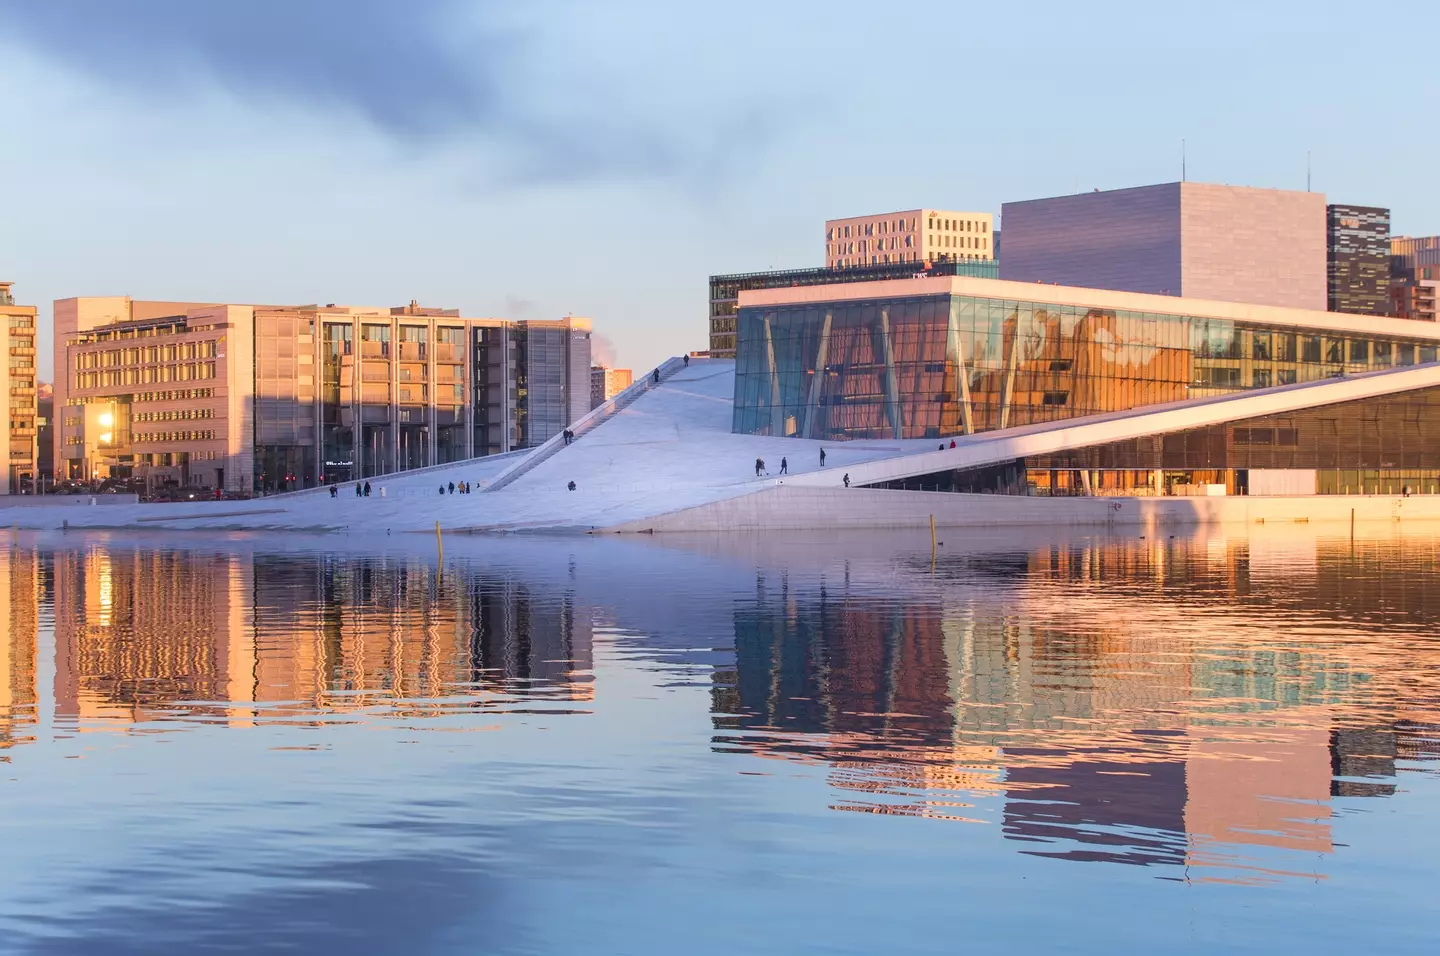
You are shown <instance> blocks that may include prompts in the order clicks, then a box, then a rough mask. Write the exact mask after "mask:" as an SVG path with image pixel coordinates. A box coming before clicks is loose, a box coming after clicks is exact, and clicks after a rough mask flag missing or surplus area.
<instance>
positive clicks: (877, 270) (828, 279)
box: [710, 259, 1000, 359]
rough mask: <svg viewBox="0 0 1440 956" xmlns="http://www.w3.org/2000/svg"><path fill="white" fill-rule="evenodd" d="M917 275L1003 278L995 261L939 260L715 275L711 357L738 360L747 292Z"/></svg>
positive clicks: (711, 302)
mask: <svg viewBox="0 0 1440 956" xmlns="http://www.w3.org/2000/svg"><path fill="white" fill-rule="evenodd" d="M914 275H936V276H940V275H948V276H957V275H959V276H978V277H980V278H988V279H994V278H996V277H998V276H999V275H1000V265H999V263H997V262H996V261H995V260H994V259H939V260H935V261H932V262H929V263H924V262H922V263H918V264H917V263H913V262H891V263H886V264H882V265H874V266H853V267H852V266H847V267H844V268H820V269H787V270H784V271H780V272H741V273H736V274H733V275H714V276H711V277H710V357H711V358H726V359H733V358H734V357H735V315H736V311H737V309H738V307H739V302H740V293H741V292H743V291H745V290H747V289H779V288H785V287H788V286H810V285H833V284H835V283H837V282H875V281H878V280H882V279H906V278H909V277H911V276H914Z"/></svg>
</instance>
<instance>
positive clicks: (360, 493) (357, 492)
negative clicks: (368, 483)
mask: <svg viewBox="0 0 1440 956" xmlns="http://www.w3.org/2000/svg"><path fill="white" fill-rule="evenodd" d="M364 494H365V490H364V489H363V488H361V487H360V482H358V481H357V482H355V497H356V498H359V497H361V496H363V495H364Z"/></svg>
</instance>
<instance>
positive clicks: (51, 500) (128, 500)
mask: <svg viewBox="0 0 1440 956" xmlns="http://www.w3.org/2000/svg"><path fill="white" fill-rule="evenodd" d="M139 503H140V496H139V495H132V494H123V495H11V496H10V497H8V498H6V499H5V500H4V501H3V502H0V510H4V509H6V508H50V507H55V506H66V505H69V506H72V507H78V508H88V507H91V506H92V505H93V506H96V507H98V506H100V505H135V504H139Z"/></svg>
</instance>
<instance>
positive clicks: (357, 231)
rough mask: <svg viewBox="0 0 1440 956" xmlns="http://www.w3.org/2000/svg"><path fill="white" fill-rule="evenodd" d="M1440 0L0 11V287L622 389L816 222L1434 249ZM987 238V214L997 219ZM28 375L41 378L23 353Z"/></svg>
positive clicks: (92, 1)
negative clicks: (1337, 228)
mask: <svg viewBox="0 0 1440 956" xmlns="http://www.w3.org/2000/svg"><path fill="white" fill-rule="evenodd" d="M1437 26H1440V4H1436V3H1434V2H1433V0H1431V2H1412V0H1399V2H1392V3H1388V4H1384V5H1378V6H1371V7H1363V6H1362V7H1356V6H1354V5H1353V4H1351V3H1346V4H1343V5H1342V4H1340V3H1335V2H1330V0H1309V2H1298V0H1295V2H1292V0H1267V2H1261V0H1248V2H1231V0H1215V2H1210V3H1207V4H1191V5H1184V6H1181V5H1174V4H1157V3H1154V2H1105V0H1096V2H1090V3H1085V4H1077V3H1074V2H1065V3H1057V2H1049V0H1035V2H1020V3H1005V4H1001V3H991V4H976V3H963V2H958V0H952V2H949V3H939V4H931V5H926V6H924V7H913V6H904V7H901V6H895V5H885V4H878V3H874V2H853V0H830V2H813V0H781V2H775V0H771V2H764V3H762V2H754V0H727V2H725V3H723V4H722V3H712V4H702V3H699V2H675V0H583V2H582V0H526V2H524V3H514V2H496V0H405V2H399V0H247V2H244V3H242V2H240V0H212V2H194V0H124V2H114V0H0V279H9V280H13V281H14V282H15V283H16V286H15V293H16V297H17V301H21V302H25V303H34V304H37V305H39V306H40V307H41V315H42V326H45V325H48V316H49V312H50V302H51V301H52V300H53V299H56V298H64V297H67V296H72V295H130V296H133V297H135V298H150V299H173V300H193V301H216V302H226V301H228V302H257V303H273V304H304V303H329V302H334V303H343V304H357V305H382V306H388V305H400V304H404V303H407V302H409V301H410V300H411V299H417V300H419V301H420V302H421V303H422V304H424V305H429V306H437V307H449V308H455V307H458V308H460V309H461V310H462V312H463V313H464V314H466V315H475V316H504V317H509V318H516V319H523V318H559V317H561V316H564V315H566V314H574V315H584V316H589V317H591V318H592V319H593V320H594V323H595V330H596V333H597V338H598V339H599V340H600V341H599V347H600V351H601V353H602V357H603V358H606V359H612V360H613V361H614V362H615V363H616V364H618V365H621V366H629V367H634V368H636V369H637V370H643V369H646V368H649V367H651V366H653V365H655V364H657V363H658V362H659V361H660V360H661V359H663V358H664V357H666V356H669V355H675V354H679V353H680V352H682V351H686V350H690V349H701V348H705V347H706V344H707V315H706V311H707V288H706V278H707V276H709V275H710V274H712V273H719V272H742V271H751V270H761V269H769V268H777V269H778V268H796V267H804V266H813V265H820V264H823V252H824V238H823V226H824V221H825V220H826V219H827V218H836V217H840V216H851V215H861V214H866V213H874V212H883V211H888V210H894V209H907V208H916V207H922V206H934V207H939V208H949V209H960V210H979V211H988V212H994V213H998V212H999V211H1000V205H1001V204H1002V203H1004V202H1007V201H1013V200H1021V199H1031V198H1036V197H1039V196H1051V195H1058V194H1063V193H1070V192H1074V191H1076V190H1090V189H1095V188H1100V189H1106V188H1115V187H1122V186H1133V185H1143V184H1147V183H1155V182H1169V181H1173V180H1176V179H1178V178H1180V156H1181V142H1182V140H1183V141H1184V142H1185V152H1186V156H1187V162H1188V173H1189V178H1190V179H1193V180H1201V181H1208V182H1222V183H1232V184H1237V185H1250V186H1270V187H1281V188H1293V189H1303V188H1305V182H1306V162H1307V160H1306V157H1307V154H1309V157H1310V161H1309V162H1310V168H1311V170H1312V183H1313V188H1314V189H1316V190H1317V191H1323V192H1325V193H1326V194H1327V195H1328V196H1329V198H1330V199H1331V200H1332V201H1343V202H1352V203H1359V204H1366V205H1383V206H1389V207H1391V209H1392V210H1393V227H1394V231H1395V232H1396V233H1400V234H1411V235H1425V234H1433V233H1440V194H1437V193H1436V192H1435V190H1434V189H1433V183H1434V174H1433V168H1434V164H1433V156H1434V155H1435V154H1436V152H1437V149H1440V127H1437V126H1436V124H1434V123H1432V122H1430V121H1429V119H1428V115H1429V111H1430V109H1431V108H1432V106H1433V103H1434V102H1435V101H1436V96H1435V94H1436V92H1437V89H1440V79H1437V74H1436V73H1435V70H1434V68H1433V49H1434V48H1433V37H1434V36H1435V35H1436V28H1437ZM1001 227H1002V229H1003V222H1002V223H1001ZM41 354H42V358H41V362H40V365H41V369H40V371H41V377H42V378H44V379H48V378H49V377H50V375H51V367H50V366H51V359H50V355H49V348H48V345H47V346H45V347H43V348H42V350H41Z"/></svg>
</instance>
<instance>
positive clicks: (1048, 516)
mask: <svg viewBox="0 0 1440 956" xmlns="http://www.w3.org/2000/svg"><path fill="white" fill-rule="evenodd" d="M1352 511H1353V513H1354V520H1355V521H1357V522H1374V521H1384V522H1395V521H1402V520H1403V521H1440V495H1417V496H1412V497H1409V498H1402V497H1399V496H1392V495H1375V496H1367V497H1361V496H1358V495H1348V496H1346V495H1333V496H1323V497H1318V496H1317V497H1312V498H1300V497H1293V498H1258V497H1233V498H1228V497H1214V498H1211V497H1206V498H1200V497H1197V498H1019V497H1013V498H1012V497H1006V496H1003V495H957V494H946V493H938V492H924V491H885V490H879V489H869V488H816V487H793V486H786V485H778V486H776V487H773V488H770V489H768V490H766V491H761V492H757V493H755V494H752V495H745V496H743V497H739V498H730V499H727V500H725V501H717V502H714V503H713V504H708V505H702V506H700V507H698V508H687V509H684V510H682V511H675V512H671V513H670V514H665V515H656V516H655V517H653V518H646V519H641V520H639V521H633V522H627V523H625V524H621V525H616V526H615V527H612V528H609V529H607V530H608V531H610V532H614V533H626V532H647V531H655V532H665V533H669V532H713V533H721V532H730V531H792V530H795V531H798V530H813V529H821V528H823V529H832V530H872V529H885V528H925V529H928V528H929V525H930V516H931V515H934V517H935V524H936V526H937V527H940V528H964V527H1005V526H1024V525H1037V526H1040V525H1043V526H1050V527H1065V526H1113V527H1129V528H1134V529H1137V530H1139V531H1140V533H1154V532H1156V531H1158V530H1159V529H1162V528H1167V527H1181V526H1191V525H1197V524H1231V523H1238V524H1254V523H1260V522H1263V523H1294V522H1312V523H1319V522H1330V523H1343V524H1346V525H1348V524H1349V522H1350V520H1351V513H1352Z"/></svg>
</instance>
